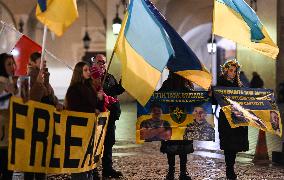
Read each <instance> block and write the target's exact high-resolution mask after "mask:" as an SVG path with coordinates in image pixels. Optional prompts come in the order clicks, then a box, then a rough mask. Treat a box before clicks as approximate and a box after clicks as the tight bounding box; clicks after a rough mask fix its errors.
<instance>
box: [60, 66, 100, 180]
mask: <svg viewBox="0 0 284 180" xmlns="http://www.w3.org/2000/svg"><path fill="white" fill-rule="evenodd" d="M64 103H65V107H66V109H67V110H70V111H77V112H87V113H99V112H102V111H103V110H104V109H103V107H104V101H103V92H97V91H96V89H95V88H93V84H92V79H91V73H90V69H89V65H88V64H87V63H86V62H83V61H81V62H78V63H77V64H76V66H75V68H74V71H73V75H72V79H71V83H70V86H69V87H68V90H67V93H66V97H65V102H64ZM71 179H74V180H83V179H86V180H88V179H89V180H91V179H93V171H89V172H82V173H72V174H71Z"/></svg>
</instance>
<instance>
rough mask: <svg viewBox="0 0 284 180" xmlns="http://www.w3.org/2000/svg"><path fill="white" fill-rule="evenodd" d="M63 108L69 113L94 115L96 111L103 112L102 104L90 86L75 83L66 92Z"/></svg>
mask: <svg viewBox="0 0 284 180" xmlns="http://www.w3.org/2000/svg"><path fill="white" fill-rule="evenodd" d="M65 106H66V109H67V110H70V111H77V112H87V113H95V110H96V109H98V110H100V111H101V112H102V111H103V107H104V102H103V101H99V100H98V98H97V93H96V92H95V90H94V89H93V87H92V86H91V85H89V84H87V83H83V84H82V83H76V84H74V85H71V86H69V88H68V90H67V93H66V97H65Z"/></svg>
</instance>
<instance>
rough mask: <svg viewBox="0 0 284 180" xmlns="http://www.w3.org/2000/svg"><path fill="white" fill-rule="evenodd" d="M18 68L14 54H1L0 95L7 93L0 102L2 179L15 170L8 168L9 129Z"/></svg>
mask: <svg viewBox="0 0 284 180" xmlns="http://www.w3.org/2000/svg"><path fill="white" fill-rule="evenodd" d="M15 70H16V64H15V60H14V58H13V56H12V55H8V54H6V53H2V54H0V95H1V96H2V95H3V96H4V95H6V97H7V98H4V99H3V100H2V101H1V102H0V103H1V104H0V129H1V131H0V138H1V139H0V179H1V180H10V179H12V176H13V171H10V170H8V131H9V108H8V105H9V97H10V96H7V95H9V94H11V95H13V94H16V93H17V88H16V84H15V83H14V82H13V81H12V76H14V73H15ZM6 105H7V106H6Z"/></svg>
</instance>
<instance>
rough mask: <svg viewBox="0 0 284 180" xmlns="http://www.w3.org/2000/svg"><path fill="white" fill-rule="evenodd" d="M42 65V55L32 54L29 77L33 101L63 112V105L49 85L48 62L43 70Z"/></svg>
mask: <svg viewBox="0 0 284 180" xmlns="http://www.w3.org/2000/svg"><path fill="white" fill-rule="evenodd" d="M40 63H41V54H40V53H39V52H34V53H32V54H31V55H30V63H29V67H28V75H29V76H30V78H31V90H30V91H31V93H30V97H31V100H34V101H38V102H42V103H45V104H50V105H54V106H55V107H56V109H57V110H62V109H63V105H62V104H60V103H59V101H58V99H57V97H56V96H55V95H54V90H53V88H52V87H51V85H50V83H49V76H50V73H49V72H48V68H46V62H44V68H43V69H42V70H41V69H40Z"/></svg>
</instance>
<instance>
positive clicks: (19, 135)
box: [11, 102, 28, 164]
mask: <svg viewBox="0 0 284 180" xmlns="http://www.w3.org/2000/svg"><path fill="white" fill-rule="evenodd" d="M12 106H13V113H12V147H11V149H12V152H11V164H15V154H16V151H15V149H16V139H25V130H24V129H20V128H17V122H16V117H17V114H20V115H23V116H27V115H28V106H27V105H21V104H18V103H15V102H13V104H12Z"/></svg>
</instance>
